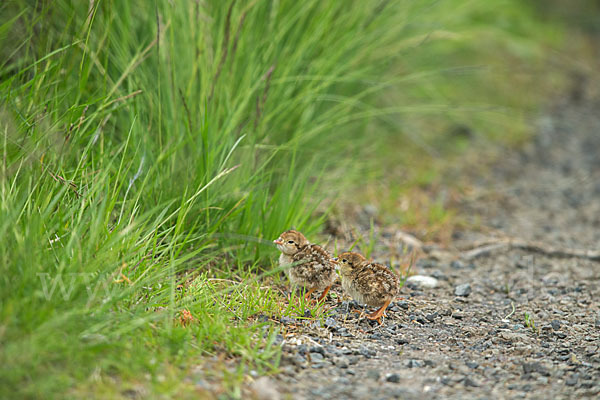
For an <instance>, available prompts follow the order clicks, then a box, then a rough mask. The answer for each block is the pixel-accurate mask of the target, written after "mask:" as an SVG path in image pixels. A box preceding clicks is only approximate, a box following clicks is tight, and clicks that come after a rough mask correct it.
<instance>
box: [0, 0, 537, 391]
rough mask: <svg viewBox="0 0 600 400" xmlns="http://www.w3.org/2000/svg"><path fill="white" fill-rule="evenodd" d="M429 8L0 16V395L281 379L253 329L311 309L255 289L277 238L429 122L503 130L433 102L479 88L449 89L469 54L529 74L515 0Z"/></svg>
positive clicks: (134, 7)
mask: <svg viewBox="0 0 600 400" xmlns="http://www.w3.org/2000/svg"><path fill="white" fill-rule="evenodd" d="M440 3H444V2H435V1H432V2H408V1H392V2H386V1H382V2H364V1H354V2H352V4H351V5H350V4H348V3H347V2H322V1H317V0H307V1H302V2H293V1H281V2H267V1H237V2H235V1H234V2H225V1H216V0H215V1H197V2H196V1H189V2H170V1H163V0H157V1H141V0H140V1H114V0H104V1H95V2H89V3H88V2H80V1H75V0H73V1H68V0H59V1H55V2H45V1H28V2H3V3H2V4H1V5H0V15H1V17H0V132H1V135H0V143H1V144H0V149H1V150H0V153H1V157H2V161H1V168H0V171H1V172H0V197H1V202H0V237H1V238H2V240H1V242H0V262H1V263H2V267H1V268H2V274H1V275H2V278H0V305H1V307H0V363H1V365H2V366H1V367H0V397H7V396H9V395H10V397H21V398H51V397H58V398H62V397H65V396H68V397H86V398H87V397H92V396H97V397H120V396H121V397H123V396H125V394H126V393H128V391H131V390H134V391H135V390H138V388H139V387H142V388H144V389H143V390H145V391H146V392H149V393H152V394H153V395H154V396H156V397H158V396H159V395H164V396H165V397H180V396H184V395H186V394H194V393H195V394H197V393H198V391H201V389H198V388H197V387H196V386H195V384H194V382H195V381H197V380H200V379H203V380H216V381H218V382H220V383H221V384H222V385H223V387H224V390H225V393H228V394H229V395H230V396H233V397H240V396H241V392H240V390H241V389H240V387H241V386H240V385H241V384H242V383H243V382H244V379H245V378H244V377H245V376H246V375H247V369H248V368H252V369H255V370H257V371H258V372H259V373H261V374H262V373H269V372H273V371H275V370H276V369H277V366H278V359H279V353H278V349H277V346H275V345H274V344H273V343H274V342H273V338H274V335H275V334H276V329H274V328H273V327H272V326H271V325H270V324H268V323H261V322H257V319H256V316H257V315H259V314H262V315H269V316H273V318H277V317H278V316H280V315H298V314H299V313H304V312H305V308H306V305H305V304H304V303H302V300H301V299H297V300H298V302H299V303H298V305H288V304H287V303H285V302H284V301H283V296H282V295H281V294H280V293H278V292H277V291H275V290H274V289H272V288H270V287H268V286H265V285H262V284H261V283H263V282H268V280H265V279H264V278H265V277H267V276H273V277H274V278H273V279H275V280H277V279H279V276H278V275H279V273H280V271H279V270H277V269H275V268H273V263H274V260H275V259H276V257H275V251H274V249H273V247H272V245H271V240H272V239H273V238H274V237H276V236H277V235H278V234H279V233H280V232H281V231H283V230H285V229H288V228H289V227H291V226H294V227H296V228H297V229H300V230H302V231H304V232H305V233H306V234H308V235H309V236H311V235H313V234H316V233H317V232H318V231H319V229H320V227H321V224H322V222H323V221H324V219H325V218H326V216H327V212H328V211H329V210H330V208H331V205H332V204H333V200H334V199H336V198H339V197H344V195H347V194H349V193H353V190H354V189H353V188H356V182H357V181H360V180H361V179H362V180H364V179H367V180H368V179H369V177H377V176H380V174H378V173H374V172H373V171H374V170H378V169H384V168H386V169H387V168H394V167H393V166H396V165H401V164H400V163H399V160H402V159H404V157H405V156H408V155H409V154H410V155H411V156H416V154H417V153H416V152H415V151H414V149H415V146H413V145H411V143H413V144H414V143H415V140H416V142H418V143H420V142H419V140H418V138H424V140H426V141H432V140H437V139H439V138H440V137H442V138H443V137H444V135H443V134H442V135H441V136H440V134H436V133H435V132H443V130H437V128H436V126H437V125H436V124H437V122H435V123H432V124H430V125H423V121H424V120H426V119H427V118H429V117H431V119H432V121H438V122H439V121H449V120H450V121H452V123H462V121H463V119H464V118H466V119H467V120H471V119H473V118H475V119H476V120H477V121H478V122H479V123H480V124H484V123H489V121H490V120H492V121H494V120H499V121H504V119H503V118H509V116H507V115H503V114H502V113H500V114H495V113H492V112H490V110H489V109H488V108H486V107H488V105H489V104H490V102H498V103H502V104H504V103H505V101H504V100H505V99H504V98H503V97H501V96H500V97H498V98H496V97H493V96H492V97H489V98H486V99H485V101H483V100H482V101H476V102H464V103H462V102H463V100H464V98H462V99H461V98H460V97H461V96H458V97H459V98H450V97H448V96H447V95H444V92H449V91H452V92H453V93H461V91H462V93H463V94H464V93H465V92H475V93H484V92H486V93H489V92H491V91H492V90H493V89H492V88H491V87H490V86H485V85H482V86H481V87H480V88H478V89H477V90H476V91H473V90H471V89H470V88H469V87H470V86H469V85H470V84H471V83H472V82H473V81H472V80H469V79H467V78H465V80H464V81H463V82H462V83H461V82H460V81H459V80H457V79H455V74H454V73H455V72H456V71H459V72H460V70H457V69H456V68H457V65H462V66H464V65H469V63H471V62H474V61H476V60H475V59H474V58H473V54H477V55H478V56H479V55H480V54H481V53H480V49H482V48H487V47H488V46H492V47H493V46H494V45H495V44H497V43H499V42H502V43H505V44H506V47H507V48H501V49H500V54H504V55H510V56H511V57H513V58H514V59H518V60H521V61H522V62H525V61H527V62H533V60H538V54H536V52H537V51H538V48H537V47H535V46H534V47H531V48H530V47H527V46H524V47H520V45H521V44H522V43H525V42H526V41H525V40H524V39H523V37H525V36H527V35H529V34H530V33H531V32H534V33H535V32H537V34H539V35H542V36H543V35H544V32H543V29H545V28H543V27H541V26H540V25H533V26H532V27H531V28H527V26H529V25H526V23H528V22H530V21H533V17H532V16H531V14H530V10H527V9H523V7H522V6H521V5H520V2H517V1H516V0H515V1H496V2H490V3H491V5H484V4H478V3H480V2H473V1H467V0H460V1H457V2H452V3H453V6H452V7H449V6H448V5H447V4H446V5H445V4H440ZM486 4H487V3H486ZM517 10H520V11H519V12H517ZM511 13H512V14H515V13H516V14H515V15H512V14H511ZM513 17H514V19H516V20H517V21H518V22H519V23H520V24H521V25H519V26H517V27H516V28H515V27H513V26H508V27H507V29H504V28H505V27H504V26H502V24H503V23H505V22H506V20H503V18H508V19H509V20H511V18H513ZM484 32H487V36H485V37H484V38H485V40H481V41H480V40H479V39H478V37H479V35H480V34H482V33H484ZM540 32H541V33H540ZM519 36H520V37H521V39H518V38H519ZM515 37H517V39H515ZM510 46H517V48H516V49H512V48H510ZM494 54H496V53H494ZM446 57H448V58H447V59H446ZM484 59H487V58H485V57H484ZM445 60H451V62H450V61H448V62H446V61H445ZM470 76H471V77H473V78H474V79H476V80H479V82H480V84H481V82H482V81H484V80H485V79H483V78H482V76H481V75H477V76H475V75H470ZM453 86H454V87H456V89H452V87H453ZM492 86H493V85H492ZM471 88H472V86H471ZM409 116H419V119H418V120H414V119H411V118H412V117H411V118H409ZM486 121H487V122H486ZM405 123H407V124H409V125H404V124H405ZM499 125H500V126H503V125H502V123H500V124H499ZM482 126H483V125H480V127H481V131H482V132H483V131H485V129H484V128H483V127H482ZM486 126H487V125H486ZM492 131H493V130H492ZM436 138H437V139H436ZM451 147H452V148H455V147H456V146H455V145H454V144H452V145H451ZM417 148H418V146H417ZM377 154H380V155H381V156H380V157H377V156H376V155H377ZM370 239H371V242H372V241H373V240H374V239H375V238H374V235H373V234H372V235H371V237H370ZM269 279H270V278H269ZM61 283H62V285H64V286H61ZM180 285H182V286H180ZM294 304H296V303H294ZM183 310H189V311H190V312H191V315H192V316H193V318H194V321H193V322H192V323H189V324H188V325H186V326H185V327H184V326H182V325H181V324H180V322H179V318H180V315H181V314H180V313H181V311H183ZM213 356H214V357H216V359H217V360H218V364H219V365H220V367H219V368H217V369H216V370H215V367H214V366H210V367H208V366H207V367H206V368H202V366H203V365H204V363H205V362H207V361H206V360H210V359H212V358H211V357H213ZM232 365H233V366H234V367H231V366H232ZM198 366H200V368H198ZM199 371H200V372H199ZM205 395H207V396H210V395H211V394H210V393H205Z"/></svg>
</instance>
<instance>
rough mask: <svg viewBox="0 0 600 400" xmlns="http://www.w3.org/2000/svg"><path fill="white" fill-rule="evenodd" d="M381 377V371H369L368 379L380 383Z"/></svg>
mask: <svg viewBox="0 0 600 400" xmlns="http://www.w3.org/2000/svg"><path fill="white" fill-rule="evenodd" d="M379 377H380V374H379V371H377V370H375V369H370V370H368V371H367V378H369V379H372V380H374V381H378V380H379Z"/></svg>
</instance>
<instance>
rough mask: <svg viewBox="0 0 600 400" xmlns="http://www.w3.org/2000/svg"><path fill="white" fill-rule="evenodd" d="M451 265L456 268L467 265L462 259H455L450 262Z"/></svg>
mask: <svg viewBox="0 0 600 400" xmlns="http://www.w3.org/2000/svg"><path fill="white" fill-rule="evenodd" d="M450 267H452V268H454V269H463V268H464V267H465V264H464V263H463V262H462V261H459V260H454V261H452V262H451V263H450Z"/></svg>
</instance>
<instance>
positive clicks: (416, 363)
mask: <svg viewBox="0 0 600 400" xmlns="http://www.w3.org/2000/svg"><path fill="white" fill-rule="evenodd" d="M404 365H405V366H406V367H407V368H421V367H423V366H424V365H425V363H424V362H423V361H421V360H414V359H411V360H406V362H405V363H404Z"/></svg>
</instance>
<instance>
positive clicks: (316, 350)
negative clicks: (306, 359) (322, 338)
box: [309, 346, 325, 355]
mask: <svg viewBox="0 0 600 400" xmlns="http://www.w3.org/2000/svg"><path fill="white" fill-rule="evenodd" d="M309 351H310V352H311V353H319V354H322V355H325V349H324V348H323V346H312V347H311V348H310V350H309Z"/></svg>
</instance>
